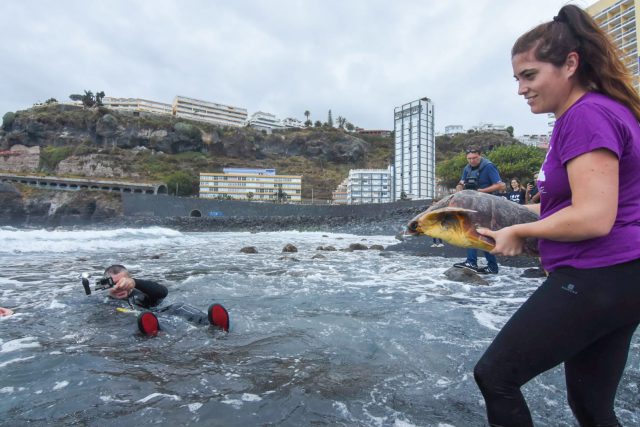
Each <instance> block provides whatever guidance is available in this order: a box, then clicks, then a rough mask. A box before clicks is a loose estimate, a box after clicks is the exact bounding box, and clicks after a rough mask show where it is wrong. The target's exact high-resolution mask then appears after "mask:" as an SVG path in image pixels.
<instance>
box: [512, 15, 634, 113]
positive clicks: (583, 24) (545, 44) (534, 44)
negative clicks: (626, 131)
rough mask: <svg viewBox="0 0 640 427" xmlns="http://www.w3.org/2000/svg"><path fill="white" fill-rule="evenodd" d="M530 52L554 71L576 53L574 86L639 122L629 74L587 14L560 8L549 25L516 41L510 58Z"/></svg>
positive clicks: (540, 27) (542, 26)
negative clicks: (620, 107) (608, 101)
mask: <svg viewBox="0 0 640 427" xmlns="http://www.w3.org/2000/svg"><path fill="white" fill-rule="evenodd" d="M531 49H533V50H534V55H535V57H536V59H537V60H539V61H543V62H549V63H551V64H553V65H555V66H556V67H560V66H561V65H563V64H564V63H565V61H566V59H567V55H569V53H571V52H576V53H577V54H578V57H579V65H578V69H577V71H576V77H577V79H578V82H579V83H580V84H581V85H583V86H584V87H585V88H586V89H587V90H590V91H595V92H599V93H602V94H604V95H607V96H609V97H611V98H613V99H615V100H616V101H618V102H620V103H622V104H624V105H625V106H627V107H628V108H629V109H630V110H631V112H632V113H633V115H634V116H635V117H636V120H638V121H640V97H639V96H638V92H637V91H636V89H635V87H634V86H633V78H632V77H631V74H630V73H629V71H628V70H627V68H626V67H625V65H624V64H623V63H622V61H621V60H620V59H619V56H618V54H619V52H618V49H617V48H616V46H615V45H614V44H613V42H612V41H611V39H610V38H609V36H608V35H607V34H606V33H605V32H604V31H603V30H602V29H600V27H598V24H597V23H596V22H595V21H594V20H593V18H592V17H591V16H589V14H587V12H585V11H584V10H582V9H581V8H579V7H578V6H575V5H567V6H563V7H562V9H560V12H558V15H557V16H554V17H553V20H552V21H549V22H547V23H544V24H540V25H538V26H537V27H535V28H534V29H532V30H531V31H529V32H527V33H525V34H523V35H522V36H520V38H518V40H516V43H515V44H514V45H513V48H512V49H511V56H512V57H513V56H515V55H517V54H519V53H524V52H527V51H529V50H531Z"/></svg>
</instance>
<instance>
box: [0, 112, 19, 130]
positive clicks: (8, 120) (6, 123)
mask: <svg viewBox="0 0 640 427" xmlns="http://www.w3.org/2000/svg"><path fill="white" fill-rule="evenodd" d="M15 118H16V113H14V112H12V111H9V112H7V113H5V114H4V116H2V129H4V130H7V131H8V130H10V129H11V125H12V124H13V121H14V120H15Z"/></svg>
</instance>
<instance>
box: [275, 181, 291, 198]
mask: <svg viewBox="0 0 640 427" xmlns="http://www.w3.org/2000/svg"><path fill="white" fill-rule="evenodd" d="M274 198H275V200H276V203H284V202H286V201H287V199H288V198H289V195H288V194H287V193H286V192H285V191H284V190H283V189H282V184H278V191H276V192H275V193H274Z"/></svg>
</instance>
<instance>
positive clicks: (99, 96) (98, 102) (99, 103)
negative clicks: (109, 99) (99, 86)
mask: <svg viewBox="0 0 640 427" xmlns="http://www.w3.org/2000/svg"><path fill="white" fill-rule="evenodd" d="M102 98H104V91H100V92H98V93H96V106H97V107H102V106H103V105H104V104H102Z"/></svg>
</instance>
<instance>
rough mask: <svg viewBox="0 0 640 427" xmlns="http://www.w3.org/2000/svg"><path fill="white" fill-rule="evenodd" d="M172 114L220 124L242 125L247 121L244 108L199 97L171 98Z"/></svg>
mask: <svg viewBox="0 0 640 427" xmlns="http://www.w3.org/2000/svg"><path fill="white" fill-rule="evenodd" d="M173 114H174V115H175V116H176V117H183V118H185V119H191V120H199V121H203V122H209V123H213V124H216V125H222V126H244V125H245V124H246V122H247V110H246V108H240V107H233V106H231V105H224V104H217V103H215V102H208V101H201V100H199V99H193V98H187V97H186V96H176V97H175V99H174V100H173Z"/></svg>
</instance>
